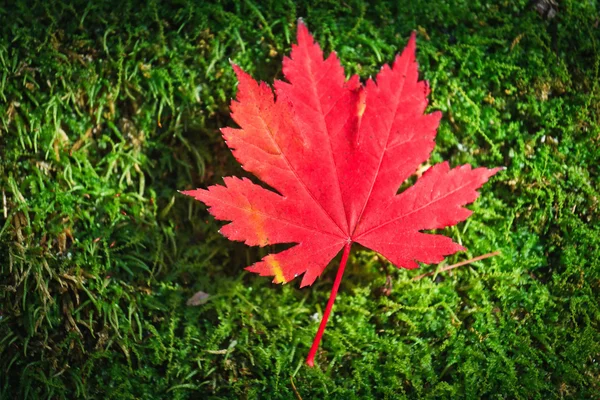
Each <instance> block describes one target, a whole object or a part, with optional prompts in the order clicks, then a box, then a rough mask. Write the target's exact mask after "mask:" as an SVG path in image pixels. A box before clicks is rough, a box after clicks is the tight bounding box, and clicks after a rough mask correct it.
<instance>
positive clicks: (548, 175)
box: [0, 0, 600, 399]
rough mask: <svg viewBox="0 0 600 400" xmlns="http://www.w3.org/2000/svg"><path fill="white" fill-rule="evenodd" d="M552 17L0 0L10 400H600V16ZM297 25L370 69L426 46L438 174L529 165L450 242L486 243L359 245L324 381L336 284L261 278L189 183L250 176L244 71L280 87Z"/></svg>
mask: <svg viewBox="0 0 600 400" xmlns="http://www.w3.org/2000/svg"><path fill="white" fill-rule="evenodd" d="M9 3H10V2H9ZM397 3H405V4H404V5H401V4H397ZM552 4H555V2H553V1H549V0H548V1H525V0H520V1H519V0H515V1H508V0H507V1H504V0H502V1H479V0H462V1H461V0H457V1H445V0H427V1H425V0H419V1H417V0H414V1H410V2H394V1H390V2H384V1H380V2H368V1H366V0H365V1H362V0H347V1H342V2H337V1H335V2H334V1H331V2H319V3H317V2H297V3H292V2H285V1H283V2H280V1H266V2H259V1H255V0H246V1H241V0H240V1H224V2H220V3H218V4H217V3H215V4H209V3H203V2H192V1H188V0H177V1H175V2H158V1H149V2H147V3H138V2H135V1H127V0H125V1H123V0H121V1H99V2H86V1H71V2H68V1H60V0H59V1H54V2H45V1H39V2H35V1H30V2H27V1H16V2H13V4H12V5H10V6H9V5H6V4H5V5H4V6H2V7H1V8H0V398H2V399H4V398H6V399H13V398H19V399H46V398H47V399H72V398H90V399H94V398H97V399H166V398H173V399H191V398H203V399H225V398H251V399H253V398H272V399H293V398H304V399H311V398H332V399H336V398H337V399H351V398H376V399H386V398H388V399H396V398H432V399H439V398H469V399H471V398H472V399H477V398H494V399H504V398H511V399H513V398H526V399H529V398H532V399H534V398H536V399H539V398H576V399H580V398H597V397H598V395H599V394H600V222H599V221H600V208H599V207H600V206H599V199H600V176H599V165H600V87H599V86H600V79H599V78H600V77H599V69H600V49H599V48H598V46H600V5H599V3H598V2H597V1H596V0H590V1H578V0H564V1H561V2H560V3H559V4H558V5H552ZM298 17H303V18H304V20H305V21H306V23H307V25H308V26H309V28H310V29H311V31H312V32H313V33H314V34H315V37H316V39H317V40H318V41H319V42H320V43H321V45H322V46H323V48H324V49H325V51H326V53H327V52H330V51H331V50H333V49H335V50H336V51H337V53H338V55H339V57H340V58H341V60H342V63H343V64H344V67H345V68H346V71H348V73H358V74H359V75H360V76H361V77H363V78H366V77H368V76H370V75H375V74H376V73H377V71H378V70H379V67H380V66H381V64H383V63H385V62H390V61H391V60H393V57H394V55H395V54H396V53H397V52H398V51H400V50H401V49H402V48H403V47H404V45H405V43H406V41H407V39H408V37H409V35H410V33H411V31H413V30H416V31H417V41H418V60H419V63H420V70H421V76H422V77H423V78H424V79H427V80H429V82H430V84H431V88H432V93H431V96H430V99H431V100H430V110H441V111H442V112H443V113H444V117H443V120H442V123H441V126H440V129H439V133H438V137H437V147H436V150H435V152H434V155H433V158H432V161H431V162H440V161H442V160H445V159H447V160H449V161H450V163H451V165H458V164H463V163H471V164H473V165H475V166H479V165H483V166H488V167H492V166H505V167H507V169H506V170H505V171H503V172H501V173H499V174H498V175H497V176H495V177H494V178H493V179H492V180H491V181H490V183H488V184H486V185H485V187H484V188H483V189H482V195H481V197H480V198H479V199H478V200H477V202H476V203H475V204H474V205H473V206H471V208H472V209H473V210H474V214H473V216H472V217H471V218H470V219H469V220H468V222H466V223H462V224H461V225H459V226H458V227H455V228H452V229H447V230H445V231H444V234H447V235H449V236H451V237H452V238H454V239H455V240H456V241H458V242H460V243H462V244H463V245H464V246H465V247H467V248H468V249H469V250H468V252H465V253H459V254H456V255H454V256H452V257H449V258H447V260H446V261H445V262H444V263H442V264H441V265H439V266H436V265H424V266H423V267H422V268H421V269H419V270H416V271H408V270H398V269H396V268H395V267H393V266H391V265H390V264H388V263H387V262H384V261H383V260H381V259H379V258H378V257H376V256H375V255H374V253H372V252H369V251H366V250H362V251H354V252H353V254H352V256H351V259H350V261H349V266H348V268H347V270H346V274H345V277H344V280H343V282H342V286H341V289H340V293H339V295H338V299H337V301H336V305H335V309H334V315H333V317H332V318H331V319H330V321H329V325H328V329H327V331H326V333H325V336H324V340H323V343H322V346H321V350H320V352H319V354H318V357H317V362H318V367H316V368H308V367H306V366H305V365H304V358H305V357H306V354H307V352H308V348H309V347H310V344H311V342H312V339H313V336H314V334H315V332H316V329H317V326H318V319H319V318H318V317H319V316H320V314H321V313H322V310H323V308H324V306H325V303H326V300H327V298H328V296H329V290H330V288H331V285H332V281H333V276H334V274H335V268H332V266H330V268H328V269H327V270H326V272H325V273H324V275H323V276H321V278H320V279H319V280H318V281H317V282H316V284H315V285H313V287H311V288H305V289H299V288H298V282H295V281H294V282H293V283H291V284H287V285H284V286H280V285H273V284H271V283H270V280H269V279H267V278H262V277H259V276H257V275H254V274H249V273H246V272H243V267H245V266H247V265H249V264H250V263H252V262H253V261H254V260H256V259H257V258H258V257H260V256H262V255H264V254H266V252H267V251H269V250H270V249H268V248H267V249H262V250H261V249H254V248H247V247H245V246H244V245H243V244H239V243H232V242H229V241H227V240H226V239H225V238H223V237H221V236H220V235H219V234H218V229H219V226H220V223H217V222H215V221H214V219H212V218H211V217H209V215H208V213H207V212H206V209H205V207H204V206H203V205H202V204H200V203H198V202H194V201H193V200H191V199H189V198H187V197H185V196H182V195H180V194H179V193H177V190H178V189H191V188H195V187H199V186H206V185H208V184H212V183H217V182H220V181H221V176H223V175H231V174H235V175H242V174H243V171H242V170H241V168H240V167H239V166H238V165H237V164H236V163H235V162H234V160H233V158H232V156H231V154H230V153H229V151H228V150H227V149H226V147H225V145H224V143H223V142H222V139H221V138H220V134H219V131H218V128H220V127H222V126H226V125H229V124H232V122H231V120H230V118H229V113H228V103H229V101H230V99H231V98H232V97H234V96H235V87H236V81H235V77H234V74H233V71H232V69H231V67H230V66H229V62H228V59H232V60H233V61H235V62H236V63H238V64H239V65H241V66H242V67H243V68H244V69H246V70H247V71H249V72H250V73H251V74H253V76H255V77H257V78H260V79H262V80H265V81H267V82H269V83H272V82H273V80H274V79H278V78H281V60H282V57H283V55H284V54H286V53H287V52H288V51H289V49H290V47H291V43H292V42H293V40H294V35H295V26H296V20H297V18H298ZM271 250H272V249H271ZM494 251H500V252H501V254H500V255H498V256H495V257H492V258H488V259H486V260H483V261H479V262H475V263H473V264H470V265H466V266H462V267H460V268H458V269H455V270H453V271H452V273H447V272H446V273H439V274H434V275H433V276H429V277H426V278H423V279H420V280H417V281H414V280H413V279H412V278H413V277H415V276H416V275H419V274H421V273H424V272H432V271H436V270H437V269H439V268H440V267H443V266H444V265H449V264H453V263H456V262H459V261H463V260H467V259H469V258H472V257H475V256H478V255H482V254H486V253H489V252H494ZM334 263H335V261H334V262H333V263H332V264H334ZM198 291H203V292H206V293H208V294H209V295H210V298H209V299H208V301H207V302H206V303H205V304H202V305H197V306H189V305H187V304H186V301H187V299H189V298H190V297H191V296H192V295H193V294H194V293H196V292H198Z"/></svg>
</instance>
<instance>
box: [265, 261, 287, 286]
mask: <svg viewBox="0 0 600 400" xmlns="http://www.w3.org/2000/svg"><path fill="white" fill-rule="evenodd" d="M265 261H266V262H267V264H269V267H271V273H272V274H273V276H274V277H275V279H273V283H286V282H287V281H286V280H285V277H284V276H283V271H282V270H281V266H280V265H279V261H277V260H276V259H275V257H267V258H266V259H265Z"/></svg>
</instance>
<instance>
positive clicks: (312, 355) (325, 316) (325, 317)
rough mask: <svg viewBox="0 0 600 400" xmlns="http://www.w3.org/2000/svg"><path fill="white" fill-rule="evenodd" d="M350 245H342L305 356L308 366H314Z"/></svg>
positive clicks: (349, 243) (350, 243)
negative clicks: (325, 304) (311, 341)
mask: <svg viewBox="0 0 600 400" xmlns="http://www.w3.org/2000/svg"><path fill="white" fill-rule="evenodd" d="M351 247H352V242H348V243H346V245H345V246H344V253H343V254H342V261H341V262H340V266H339V268H338V271H337V275H336V276H335V281H334V282H333V288H331V294H330V295H329V300H328V301H327V307H325V312H324V313H323V318H322V319H321V324H320V325H319V330H318V331H317V335H316V336H315V340H314V341H313V344H312V346H311V348H310V351H309V352H308V357H307V358H306V363H307V364H308V366H309V367H314V366H315V355H316V354H317V350H318V349H319V343H321V337H322V336H323V332H325V326H326V325H327V320H328V319H329V314H331V309H332V308H333V303H334V302H335V297H336V296H337V292H338V289H339V288H340V282H342V276H343V275H344V270H345V269H346V262H347V261H348V255H350V248H351Z"/></svg>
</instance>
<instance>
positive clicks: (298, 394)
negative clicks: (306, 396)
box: [290, 375, 302, 400]
mask: <svg viewBox="0 0 600 400" xmlns="http://www.w3.org/2000/svg"><path fill="white" fill-rule="evenodd" d="M290 382H292V389H294V393H295V394H296V397H297V398H298V400H302V396H300V393H298V389H296V385H294V377H293V376H291V375H290Z"/></svg>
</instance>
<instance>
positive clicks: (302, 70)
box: [183, 21, 498, 366]
mask: <svg viewBox="0 0 600 400" xmlns="http://www.w3.org/2000/svg"><path fill="white" fill-rule="evenodd" d="M297 40H298V44H297V45H293V46H292V54H291V57H290V58H288V57H285V58H284V60H283V74H284V76H285V79H286V81H276V82H275V85H274V86H275V94H276V96H274V93H273V91H272V90H271V88H270V87H269V86H268V85H266V84H265V83H264V82H261V83H257V82H256V81H255V80H254V79H252V78H251V77H250V76H249V75H248V74H246V73H245V72H243V71H242V70H241V69H240V68H239V67H238V66H237V65H233V68H234V70H235V73H236V74H237V77H238V79H239V86H238V93H237V101H232V104H231V109H232V114H231V115H232V117H233V119H234V120H235V122H236V123H237V124H238V125H239V126H240V129H234V128H223V129H222V130H221V131H222V133H223V136H224V138H225V141H226V142H227V145H228V146H229V147H230V148H231V150H232V152H233V155H234V156H235V158H236V159H237V160H238V161H239V162H240V164H241V165H242V167H243V168H244V169H245V170H246V171H249V172H251V173H253V174H254V175H255V176H257V177H258V178H260V179H261V180H262V181H263V182H265V183H266V184H268V185H270V186H271V187H272V188H274V189H275V190H277V192H278V193H277V192H274V191H272V190H269V189H265V188H263V187H261V186H259V185H256V184H254V183H252V182H251V181H250V180H248V179H245V178H244V179H239V178H236V177H226V178H224V181H225V186H220V185H215V186H211V187H209V188H208V190H204V189H197V190H190V191H185V192H183V193H184V194H187V195H190V196H193V197H194V198H196V199H197V200H200V201H202V202H204V203H205V204H206V205H207V206H208V207H210V208H209V211H210V213H211V214H212V215H214V216H215V218H216V219H218V220H225V221H231V223H229V224H227V225H225V226H224V227H223V228H222V229H221V233H222V234H223V235H225V236H226V237H227V238H229V239H231V240H239V241H244V242H245V243H246V244H247V245H250V246H257V245H258V246H261V247H262V246H266V245H271V244H277V243H295V244H296V245H295V246H293V247H291V248H289V249H287V250H285V251H282V252H280V253H277V254H270V255H268V256H266V257H264V258H263V259H262V261H260V262H258V263H256V264H254V265H252V266H250V267H247V268H246V269H247V270H248V271H252V272H256V273H259V274H260V275H263V276H273V277H274V280H273V282H275V283H286V282H289V281H290V280H292V279H294V278H295V277H297V276H299V275H303V276H302V283H301V286H306V285H311V284H312V283H313V282H314V281H315V279H316V278H317V277H318V276H319V275H321V273H322V272H323V270H324V269H325V267H326V266H327V264H328V263H329V261H331V259H332V258H334V257H335V256H336V255H337V254H338V253H339V251H340V250H342V249H343V255H342V261H341V264H340V268H339V270H338V273H337V276H336V279H335V282H334V286H333V289H332V292H331V296H330V298H329V302H328V304H327V308H326V310H325V313H324V315H323V319H322V321H321V326H320V327H319V331H318V333H317V336H316V337H315V341H314V343H313V346H312V348H311V350H310V352H309V356H308V359H307V363H308V364H309V365H311V366H312V365H313V363H314V356H315V353H316V350H317V348H318V345H319V341H320V339H321V336H322V334H323V331H324V329H325V324H326V323H327V319H328V317H329V314H330V312H331V308H332V306H333V302H334V300H335V296H336V294H337V290H338V287H339V284H340V281H341V278H342V274H343V272H344V268H345V265H346V261H347V259H348V255H349V253H350V247H351V245H352V243H354V242H356V243H360V244H361V245H363V246H365V247H368V248H370V249H372V250H374V251H376V252H378V253H380V254H381V255H383V256H384V257H385V258H387V259H388V260H389V261H391V262H392V263H393V264H394V265H396V266H398V267H404V268H417V267H418V264H417V261H420V262H423V263H437V262H440V261H442V260H443V259H444V256H447V255H449V254H453V253H455V252H457V251H460V250H464V248H463V247H462V246H460V245H458V244H456V243H454V242H453V241H452V240H451V239H450V238H448V237H446V236H441V235H435V234H427V233H423V232H421V231H423V230H428V229H439V228H444V227H446V226H451V225H455V224H457V223H458V222H460V221H463V220H465V219H466V218H467V217H468V216H469V215H470V214H471V211H470V210H468V209H466V208H464V207H463V206H464V205H465V204H468V203H471V202H473V201H474V200H475V199H476V198H477V196H478V195H479V194H478V192H477V191H476V189H478V188H479V187H480V186H481V185H482V184H483V183H485V182H486V181H487V180H488V178H489V177H490V176H492V175H494V174H495V173H496V172H497V171H498V168H496V169H486V168H477V169H471V166H470V165H463V166H459V167H457V168H454V169H450V167H449V166H448V163H447V162H443V163H441V164H437V165H434V166H433V167H431V168H430V169H429V170H427V171H426V172H425V173H424V174H423V175H422V176H421V177H420V178H419V179H418V180H417V182H416V183H415V184H414V185H413V186H412V187H410V188H409V189H407V190H405V191H403V192H402V193H400V194H397V192H398V189H399V187H400V185H401V184H402V183H403V182H404V181H405V180H406V179H407V178H409V177H410V175H411V174H413V173H414V172H415V170H416V169H417V167H418V166H419V165H420V164H421V163H423V162H424V161H426V160H427V159H428V158H429V155H430V153H431V151H432V150H433V148H434V145H435V142H434V139H435V135H436V130H437V126H438V123H439V121H440V118H441V113H440V112H439V111H438V112H434V113H431V114H424V111H425V108H426V107H427V95H428V94H429V87H428V85H427V82H424V81H419V80H418V70H417V67H418V65H417V62H416V60H415V35H414V33H413V35H412V36H411V38H410V40H409V42H408V45H407V46H406V48H405V49H404V51H403V52H402V54H401V55H399V56H397V57H396V59H395V61H394V64H393V66H392V67H389V66H388V65H384V66H383V68H382V69H381V71H380V72H379V74H377V77H376V78H375V80H373V79H369V80H368V81H367V83H366V85H364V86H363V85H361V83H360V81H359V78H358V76H353V77H352V78H350V79H349V80H346V79H345V76H344V70H343V68H342V66H341V65H340V62H339V60H338V58H337V56H336V54H335V53H332V54H330V55H329V57H328V58H327V59H324V58H323V52H322V51H321V49H320V47H319V45H318V44H316V43H315V42H314V40H313V37H312V36H311V34H310V33H309V32H308V30H307V28H306V26H305V25H304V24H303V23H302V22H301V21H300V22H299V23H298V39H297Z"/></svg>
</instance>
